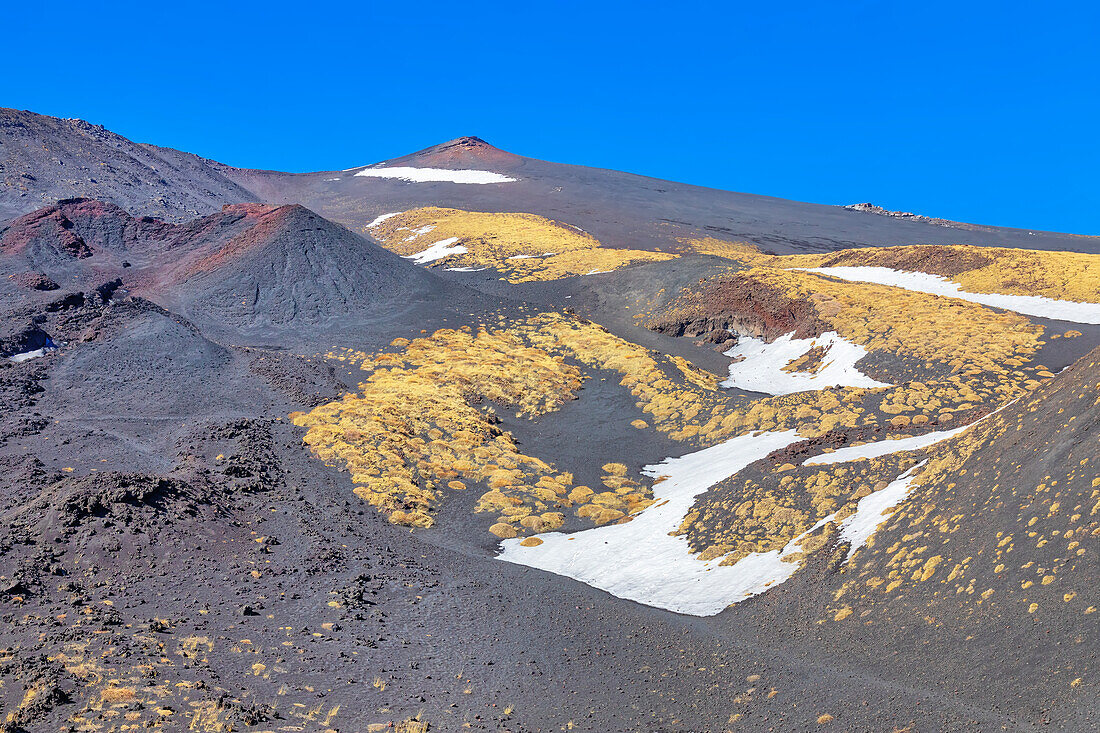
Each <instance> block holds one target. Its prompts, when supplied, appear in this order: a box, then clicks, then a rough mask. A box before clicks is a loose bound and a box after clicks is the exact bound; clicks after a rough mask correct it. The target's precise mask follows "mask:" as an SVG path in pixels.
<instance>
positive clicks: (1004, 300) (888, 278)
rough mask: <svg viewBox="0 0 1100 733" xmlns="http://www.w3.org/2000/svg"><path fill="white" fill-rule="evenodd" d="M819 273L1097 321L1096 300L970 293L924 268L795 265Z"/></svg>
mask: <svg viewBox="0 0 1100 733" xmlns="http://www.w3.org/2000/svg"><path fill="white" fill-rule="evenodd" d="M795 269H805V270H806V271H807V272H817V273H820V274H822V275H832V276H833V277H838V278H840V279H842V280H854V281H856V282H865V283H876V284H879V285H892V286H894V287H896V288H903V289H905V290H914V291H916V292H918V293H928V294H930V295H942V296H944V297H948V298H958V299H960V300H968V301H970V302H971V303H980V304H981V305H988V306H992V307H993V308H1003V309H1004V310H1010V311H1015V312H1017V313H1022V314H1024V315H1025V316H1038V317H1039V318H1054V319H1057V320H1059V321H1073V322H1074V323H1100V303H1077V302H1074V301H1072V300H1055V299H1054V298H1044V297H1042V296H1039V295H1001V294H998V293H970V292H967V291H965V290H963V289H962V287H961V286H960V285H959V284H958V283H955V282H952V281H950V280H948V279H947V278H945V277H941V276H940V275H929V274H928V273H926V272H905V271H902V270H894V269H891V268H889V267H813V268H795Z"/></svg>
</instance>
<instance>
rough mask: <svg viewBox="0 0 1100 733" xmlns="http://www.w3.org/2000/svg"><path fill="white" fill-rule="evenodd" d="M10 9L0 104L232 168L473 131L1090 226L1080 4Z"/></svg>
mask: <svg viewBox="0 0 1100 733" xmlns="http://www.w3.org/2000/svg"><path fill="white" fill-rule="evenodd" d="M6 5H7V6H6V7H5V9H4V13H3V14H4V16H5V25H6V26H7V27H8V30H9V32H8V33H6V34H5V49H4V50H5V58H6V59H7V62H8V63H7V66H6V68H5V71H4V72H3V73H2V74H0V106H8V107H17V108H20V109H31V110H33V111H36V112H41V113H44V114H51V115H57V116H61V117H82V118H84V119H87V120H90V121H92V122H96V123H99V124H103V125H105V126H107V127H108V128H110V129H112V130H114V131H116V132H118V133H120V134H122V135H125V136H127V137H129V138H132V139H135V140H138V141H142V142H155V143H157V144H160V145H167V146H171V147H176V148H181V149H184V150H188V151H191V152H195V153H199V154H201V155H204V156H207V157H210V158H214V159H217V160H221V161H223V162H225V163H229V164H233V165H239V166H247V167H257V168H272V169H280V170H293V171H304V170H322V169H334V168H348V167H351V166H355V165H364V164H367V163H371V162H375V161H378V160H382V159H385V158H390V157H395V156H398V155H402V154H405V153H408V152H412V151H414V150H417V149H420V148H423V147H427V146H428V145H431V144H434V143H436V142H442V141H443V140H447V139H450V138H453V137H458V136H460V135H478V136H480V137H482V138H485V139H486V140H488V141H489V142H491V143H493V144H494V145H497V146H498V147H501V148H504V149H506V150H509V151H512V152H515V153H519V154H522V155H528V156H531V157H537V158H544V159H548V160H557V161H563V162H570V163H579V164H584V165H591V166H599V167H605V168H615V169H619V170H626V171H631V172H636V173H642V174H646V175H651V176H657V177H660V178H668V179H672V180H677V181H684V182H688V183H695V184H699V185H705V186H713V187H716V188H725V189H731V190H737V191H746V192H750V193H761V194H768V195H773V196H781V197H785V198H793V199H800V200H806V201H816V202H821V203H834V204H843V203H853V202H857V201H873V202H875V203H878V204H881V205H883V206H887V207H889V208H895V209H905V210H911V211H916V212H918V213H925V214H930V215H935V216H942V217H947V218H952V219H959V220H964V221H972V222H978V223H988V224H1000V225H1006V226H1018V227H1024V228H1033V229H1050V230H1060V231H1069V232H1077V233H1097V234H1100V184H1098V182H1097V181H1098V178H1100V139H1098V135H1097V128H1098V127H1100V125H1098V119H1100V91H1098V89H1100V85H1098V84H1097V79H1100V50H1098V46H1100V44H1098V42H1097V39H1098V38H1100V10H1098V9H1097V6H1096V5H1095V4H1093V3H1084V2H1080V3H1077V2H1065V3H1047V4H1040V3H1034V2H1031V3H1023V2H1012V1H1009V2H996V3H994V2H952V3H942V2H936V1H930V2H920V3H915V2H914V3H910V2H894V3H888V2H847V3H800V2H788V3H784V4H767V3H752V4H747V3H735V2H726V3H713V4H709V3H691V2H688V3H667V2H666V3H650V2H645V1H640V2H632V3H595V2H587V3H571V2H563V3H476V2H463V3H457V2H452V3H440V2H424V3H416V2H391V3H374V2H370V1H369V0H367V1H364V2H358V3H349V4H344V3H321V2H319V3H313V4H309V3H300V2H295V3H286V2H266V3H243V2H242V3H231V2H221V3H205V2H202V3H200V2H192V3H188V2H179V3H170V4H156V7H151V5H150V4H147V3H137V2H129V1H122V2H108V3H88V2H80V3H68V2H54V3H49V4H43V3H31V2H27V1H26V0H12V2H10V3H7V4H6ZM32 5H40V6H47V5H48V7H43V8H42V9H41V10H36V9H31V8H30V6H32ZM771 5H774V6H775V7H765V6H771Z"/></svg>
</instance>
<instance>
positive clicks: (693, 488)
mask: <svg viewBox="0 0 1100 733" xmlns="http://www.w3.org/2000/svg"><path fill="white" fill-rule="evenodd" d="M798 439H799V437H798V434H797V433H796V432H795V431H794V430H788V431H785V432H781V433H762V434H759V435H741V436H738V437H736V438H732V439H730V440H727V441H725V442H724V443H720V444H718V445H716V446H713V447H710V448H705V449H703V450H700V451H696V452H694V453H689V454H687V455H685V456H681V457H679V458H667V459H665V460H664V461H662V462H661V463H658V464H656V465H652V466H646V467H645V468H644V469H642V472H643V473H644V474H646V475H648V476H652V477H657V476H667V478H666V479H665V480H664V481H661V482H659V483H656V484H654V486H653V494H654V499H655V502H654V504H653V505H652V506H650V507H649V508H647V509H645V510H644V511H642V512H640V513H638V514H636V515H634V518H633V519H632V520H631V521H629V522H626V523H625V524H613V525H608V526H605V527H596V528H594V529H587V530H582V531H580V532H576V533H574V534H562V533H560V532H548V533H545V534H540V535H537V536H538V538H539V539H541V540H542V544H541V545H538V546H537V547H524V546H522V545H521V544H520V542H521V540H520V538H515V539H511V540H506V541H504V542H503V543H502V546H503V551H502V552H501V554H500V555H499V558H500V559H501V560H505V561H506V562H513V563H516V564H519V565H527V566H529V567H533V568H539V569H541V570H547V571H549V572H552V573H557V574H558V575H564V576H567V577H570V578H574V579H576V580H579V581H581V582H583V583H587V584H588V585H591V586H594V587H596V588H601V589H603V590H605V591H607V592H608V593H611V594H612V595H615V596H618V597H619V598H626V599H629V600H633V601H638V602H639V603H645V604H647V605H650V606H657V607H659V608H665V609H668V610H670V611H676V612H678V613H686V614H691V615H694V616H713V615H714V614H716V613H719V612H721V611H722V609H724V608H726V607H727V606H729V605H730V604H732V603H736V602H737V601H741V600H744V599H745V598H748V597H750V596H753V595H757V594H759V593H763V592H764V591H765V590H767V589H768V588H769V587H772V586H774V585H777V584H779V583H782V582H783V581H785V580H787V579H788V578H790V577H791V576H792V575H793V574H794V572H795V571H796V570H797V569H798V563H790V562H784V561H783V560H782V557H783V556H784V555H785V554H788V553H790V552H794V551H796V550H797V547H795V542H797V540H795V542H791V543H790V544H789V545H788V546H787V547H785V548H784V549H783V550H782V551H779V550H773V551H771V552H764V553H753V554H752V555H749V556H748V557H745V558H743V559H742V560H741V561H740V562H738V563H737V564H735V565H725V566H724V565H721V558H716V559H714V560H709V561H706V562H703V561H701V560H699V559H698V556H697V555H693V554H692V553H691V550H690V548H689V547H688V543H687V538H686V537H683V536H680V537H673V536H671V535H669V532H671V531H673V530H675V529H677V528H678V527H679V526H680V523H681V522H682V521H683V519H684V517H685V516H686V515H687V513H688V511H690V509H691V507H692V504H693V503H694V501H695V497H696V496H697V495H699V494H701V493H703V492H704V491H706V490H707V489H709V488H710V487H711V486H713V485H715V484H716V483H718V482H719V481H722V480H723V479H726V478H728V477H730V476H732V475H734V474H735V473H737V472H738V471H740V470H741V469H743V468H744V467H745V466H748V465H749V464H750V463H753V462H754V461H757V460H759V459H761V458H763V457H765V456H766V455H768V454H769V453H771V452H772V451H774V450H780V449H782V448H785V447H787V446H788V445H790V444H791V443H793V442H795V441H796V440H798Z"/></svg>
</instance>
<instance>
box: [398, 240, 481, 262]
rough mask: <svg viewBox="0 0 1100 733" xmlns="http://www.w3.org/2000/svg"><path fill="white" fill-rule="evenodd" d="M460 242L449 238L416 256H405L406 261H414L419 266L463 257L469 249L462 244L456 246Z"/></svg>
mask: <svg viewBox="0 0 1100 733" xmlns="http://www.w3.org/2000/svg"><path fill="white" fill-rule="evenodd" d="M457 241H458V237H448V238H446V239H444V240H442V241H439V242H436V243H435V244H433V245H432V246H431V247H428V248H427V249H426V250H424V251H423V252H417V253H416V254H414V255H405V259H406V260H412V261H413V262H415V263H416V264H418V265H426V264H428V263H429V262H435V261H436V260H441V259H443V258H444V257H450V256H451V255H461V254H465V253H467V252H469V250H468V249H466V248H465V247H463V246H462V245H461V244H455V242H457Z"/></svg>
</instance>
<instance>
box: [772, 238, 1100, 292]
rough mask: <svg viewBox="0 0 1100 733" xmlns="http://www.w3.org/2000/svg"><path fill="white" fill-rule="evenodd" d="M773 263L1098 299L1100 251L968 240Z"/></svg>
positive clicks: (975, 288)
mask: <svg viewBox="0 0 1100 733" xmlns="http://www.w3.org/2000/svg"><path fill="white" fill-rule="evenodd" d="M769 264H770V265H772V266H774V267H832V266H857V267H858V266H867V267H890V268H892V269H899V270H908V271H911V272H926V273H929V274H932V275H942V276H945V277H947V278H948V279H949V280H952V281H953V282H956V283H958V284H959V285H960V286H961V287H962V289H963V290H966V291H969V292H972V293H1003V294H1006V295H1041V296H1044V297H1047V298H1054V299H1057V300H1075V301H1081V302H1088V303H1097V302H1100V255H1094V254H1081V253H1079V252H1045V251H1040V250H1029V249H1010V248H1005V247H975V246H973V245H965V244H957V245H907V246H902V247H867V248H860V249H847V250H842V251H840V252H832V253H829V254H820V255H817V254H815V255H791V256H787V257H776V258H772V260H771V262H769Z"/></svg>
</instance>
